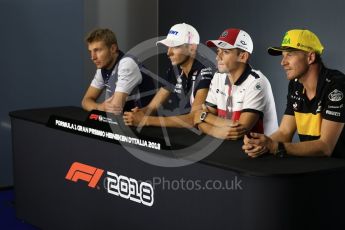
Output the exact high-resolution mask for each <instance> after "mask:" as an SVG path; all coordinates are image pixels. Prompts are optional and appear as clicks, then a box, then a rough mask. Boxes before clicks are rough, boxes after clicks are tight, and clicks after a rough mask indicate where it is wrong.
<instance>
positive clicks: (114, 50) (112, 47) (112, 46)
mask: <svg viewBox="0 0 345 230" xmlns="http://www.w3.org/2000/svg"><path fill="white" fill-rule="evenodd" d="M116 51H117V45H116V44H112V45H111V46H110V52H111V53H112V54H115V53H116Z"/></svg>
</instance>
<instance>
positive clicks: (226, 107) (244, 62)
mask: <svg viewBox="0 0 345 230" xmlns="http://www.w3.org/2000/svg"><path fill="white" fill-rule="evenodd" d="M207 45H208V46H210V47H214V46H215V47H217V57H216V59H217V63H218V72H217V73H216V74H215V75H214V77H213V79H212V82H211V85H210V90H209V92H208V95H207V98H206V106H205V107H204V108H203V109H202V110H199V111H197V112H195V114H194V124H195V125H197V126H198V128H199V129H200V130H201V131H203V132H204V133H206V134H209V135H211V136H214V137H217V138H221V139H229V140H232V139H239V138H242V137H243V136H244V134H245V133H247V132H248V131H250V130H251V131H254V130H255V132H258V133H265V134H271V133H272V132H273V131H274V130H275V129H276V128H277V127H278V122H277V115H276V109H275V103H274V99H273V94H272V89H271V85H270V83H269V81H268V80H267V78H266V77H265V76H264V75H263V74H262V73H261V72H260V71H258V70H254V69H252V67H251V66H250V65H249V64H248V60H249V58H250V55H251V54H252V52H253V42H252V39H251V38H250V36H249V34H248V33H246V32H245V31H243V30H240V29H234V28H230V29H227V30H225V31H224V32H223V33H222V34H221V35H220V37H219V38H218V40H209V41H207Z"/></svg>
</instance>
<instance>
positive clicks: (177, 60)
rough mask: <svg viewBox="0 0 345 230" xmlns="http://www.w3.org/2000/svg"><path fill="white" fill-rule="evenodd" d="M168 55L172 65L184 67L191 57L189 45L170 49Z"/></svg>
mask: <svg viewBox="0 0 345 230" xmlns="http://www.w3.org/2000/svg"><path fill="white" fill-rule="evenodd" d="M167 55H168V57H169V59H170V61H171V64H172V65H182V64H183V63H185V62H186V61H187V60H188V59H189V57H190V55H191V53H190V50H189V45H180V46H176V47H168V52H167Z"/></svg>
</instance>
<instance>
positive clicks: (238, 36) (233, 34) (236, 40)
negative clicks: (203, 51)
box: [206, 28, 253, 53]
mask: <svg viewBox="0 0 345 230" xmlns="http://www.w3.org/2000/svg"><path fill="white" fill-rule="evenodd" d="M206 45H207V46H209V47H212V46H217V47H218V48H221V49H234V48H239V49H242V50H244V51H247V52H248V53H252V52H253V41H252V39H251V37H250V36H249V34H248V33H247V32H246V31H244V30H240V29H234V28H230V29H227V30H224V31H223V33H222V34H221V35H220V37H219V38H218V40H208V41H207V42H206Z"/></svg>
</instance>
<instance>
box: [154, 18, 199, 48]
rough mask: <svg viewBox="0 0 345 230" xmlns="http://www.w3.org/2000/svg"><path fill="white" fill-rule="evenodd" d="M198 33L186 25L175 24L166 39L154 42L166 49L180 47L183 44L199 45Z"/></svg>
mask: <svg viewBox="0 0 345 230" xmlns="http://www.w3.org/2000/svg"><path fill="white" fill-rule="evenodd" d="M199 42H200V37H199V33H198V31H196V29H195V28H194V27H193V26H191V25H188V24H186V23H181V24H176V25H174V26H173V27H171V29H170V30H169V32H168V35H167V38H166V39H163V40H160V41H158V42H156V45H157V44H159V43H160V44H163V45H165V46H168V47H175V46H180V45H183V44H199Z"/></svg>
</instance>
